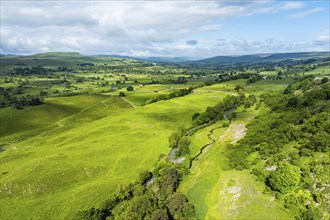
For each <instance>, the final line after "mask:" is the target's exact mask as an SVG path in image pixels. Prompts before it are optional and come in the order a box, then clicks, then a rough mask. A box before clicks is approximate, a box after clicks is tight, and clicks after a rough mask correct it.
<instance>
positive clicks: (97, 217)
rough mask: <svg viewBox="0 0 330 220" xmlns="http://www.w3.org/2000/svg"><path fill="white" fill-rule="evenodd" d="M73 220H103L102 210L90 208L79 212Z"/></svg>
mask: <svg viewBox="0 0 330 220" xmlns="http://www.w3.org/2000/svg"><path fill="white" fill-rule="evenodd" d="M75 219H77V220H103V219H105V214H104V213H103V211H102V210H99V209H95V208H91V209H90V210H88V211H82V212H79V213H78V214H77V215H76V216H75Z"/></svg>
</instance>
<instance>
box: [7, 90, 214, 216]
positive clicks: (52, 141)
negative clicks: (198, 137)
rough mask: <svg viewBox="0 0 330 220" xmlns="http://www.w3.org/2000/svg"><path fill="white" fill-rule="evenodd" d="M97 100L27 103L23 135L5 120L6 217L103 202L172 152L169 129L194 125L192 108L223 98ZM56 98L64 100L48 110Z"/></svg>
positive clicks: (51, 213)
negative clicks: (134, 102) (139, 102)
mask: <svg viewBox="0 0 330 220" xmlns="http://www.w3.org/2000/svg"><path fill="white" fill-rule="evenodd" d="M92 97H93V99H94V96H92ZM93 99H91V97H88V95H86V96H81V97H80V96H75V97H65V98H64V97H59V98H50V99H47V101H46V103H48V104H46V105H43V106H37V107H29V108H27V109H24V110H23V111H21V112H20V114H21V115H20V118H19V120H20V121H18V118H17V119H16V120H17V121H16V123H18V122H19V123H20V126H19V127H18V128H19V129H20V131H21V132H27V133H26V134H27V135H26V136H25V138H22V139H17V140H16V139H15V138H10V137H13V136H11V135H12V132H13V130H14V129H15V127H14V125H15V124H16V123H15V121H13V120H14V119H12V121H11V120H8V121H7V122H6V123H7V124H6V125H2V126H3V128H2V129H5V128H9V129H11V131H6V132H7V135H8V137H7V141H6V145H5V149H6V151H5V152H2V153H1V155H0V156H1V161H2V165H1V172H2V174H1V175H2V178H1V191H0V193H1V198H2V200H1V216H3V217H4V218H6V219H13V218H18V217H21V218H37V219H45V218H48V219H49V218H53V217H54V216H56V218H58V219H63V218H68V217H70V215H72V214H73V213H75V212H77V211H79V210H82V209H87V208H89V207H92V206H94V205H95V204H98V205H99V203H100V202H102V201H103V200H105V199H106V198H108V197H109V196H110V195H111V194H112V193H114V191H115V190H117V189H118V187H119V186H120V185H122V184H128V183H129V182H131V181H132V180H134V179H136V178H137V176H138V173H139V172H140V171H142V170H146V169H149V170H150V169H151V168H152V167H153V164H154V163H155V162H156V161H157V158H158V156H159V154H161V153H165V154H166V153H168V151H169V148H168V136H169V135H170V133H171V132H172V131H173V130H176V129H177V128H178V127H180V126H185V127H189V126H190V125H191V115H192V114H193V113H195V112H201V111H204V110H205V108H206V107H207V106H209V105H212V104H213V103H214V101H215V100H216V99H215V98H213V97H209V94H208V93H206V94H191V95H188V96H185V97H180V98H175V99H171V100H168V101H160V102H158V103H154V104H150V105H146V106H143V107H140V108H135V109H134V108H132V107H131V106H130V105H129V104H128V103H127V102H125V101H124V100H122V99H119V98H115V97H109V96H95V100H94V101H93V102H92V103H91V101H90V100H93ZM50 105H54V106H58V105H60V106H61V107H60V108H52V109H53V111H54V112H49V108H50V107H48V106H50ZM106 105H107V106H106ZM63 106H64V107H65V108H63ZM76 106H79V108H78V109H76V108H77V107H76ZM106 107H107V108H106ZM59 109H61V110H62V111H63V112H58V113H57V111H60V110H59ZM2 110H5V111H7V112H6V115H7V116H6V117H8V118H10V117H12V118H14V116H13V115H14V114H13V115H12V116H10V114H11V113H13V112H9V111H8V110H7V109H2ZM33 110H36V111H35V112H34V111H33ZM112 113H115V114H112ZM55 114H56V115H57V116H56V117H55V116H54V115H55ZM30 120H32V121H33V122H34V123H35V125H33V124H31V123H29V121H30ZM29 126H31V127H29ZM37 127H38V128H39V129H37ZM33 128H35V130H34V132H32V131H33V130H31V129H33ZM32 133H33V135H32V136H31V137H29V135H31V134H32ZM5 137H6V136H5ZM12 204H15V205H12ZM41 210H42V211H41ZM71 217H72V216H71Z"/></svg>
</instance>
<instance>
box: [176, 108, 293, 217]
mask: <svg viewBox="0 0 330 220" xmlns="http://www.w3.org/2000/svg"><path fill="white" fill-rule="evenodd" d="M257 115H258V111H250V112H245V113H242V114H239V115H238V118H237V119H235V121H234V122H233V123H232V124H231V125H230V126H229V127H228V128H226V129H219V130H216V131H217V132H215V133H214V136H219V139H218V141H217V143H216V144H215V145H214V146H213V147H212V148H211V149H209V151H208V152H207V154H206V155H205V156H204V157H202V158H201V159H200V160H199V161H198V162H197V163H196V164H195V165H194V166H193V167H192V169H191V173H190V174H189V175H187V176H185V177H184V179H183V181H182V183H181V184H180V188H179V191H181V192H182V193H184V194H185V195H187V197H188V199H189V201H191V203H192V204H194V205H195V206H196V212H197V218H198V219H270V218H271V219H289V218H290V216H289V215H288V214H287V213H286V212H284V211H283V208H281V207H280V206H279V205H277V204H276V203H274V198H272V197H271V196H268V195H265V194H263V190H264V188H263V186H262V185H261V184H260V183H258V182H257V181H256V180H254V179H253V178H252V175H250V174H249V172H246V171H244V172H242V171H237V170H233V169H231V168H230V166H229V162H228V159H227V157H226V146H227V144H228V143H234V142H235V141H237V140H239V139H240V138H241V137H242V136H243V135H244V132H245V126H246V124H247V123H248V122H249V121H251V120H252V119H253V117H255V116H257ZM214 126H215V125H212V126H210V127H207V128H204V129H203V130H200V131H198V132H197V133H196V134H194V136H193V138H192V143H191V146H195V145H196V146H197V145H199V146H202V145H204V144H206V143H208V142H209V140H208V138H207V137H206V136H205V135H206V131H207V129H209V130H210V129H212V128H213V127H214ZM202 136H204V137H205V138H204V143H203V141H202ZM196 146H195V147H193V149H194V148H196Z"/></svg>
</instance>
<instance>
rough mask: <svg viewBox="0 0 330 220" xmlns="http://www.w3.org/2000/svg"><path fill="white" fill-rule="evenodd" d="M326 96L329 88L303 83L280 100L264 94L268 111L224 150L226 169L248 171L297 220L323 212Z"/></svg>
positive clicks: (305, 80)
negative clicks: (228, 167)
mask: <svg viewBox="0 0 330 220" xmlns="http://www.w3.org/2000/svg"><path fill="white" fill-rule="evenodd" d="M297 90H300V92H299V93H297ZM329 91H330V85H329V83H324V84H322V83H321V82H320V81H317V80H314V79H313V78H309V77H308V78H302V79H301V80H299V81H297V82H294V83H292V84H290V85H289V86H288V87H287V88H286V89H285V92H284V94H280V93H268V94H263V95H262V96H261V100H263V102H264V103H265V104H266V106H267V107H269V111H268V112H265V113H263V114H261V115H259V116H258V117H257V118H256V119H255V120H253V121H252V122H251V123H250V124H249V125H248V132H247V134H246V135H245V136H244V138H243V139H241V140H240V141H239V142H238V143H237V144H236V145H231V146H230V147H229V149H230V153H229V154H228V157H229V160H230V165H231V166H232V167H233V168H235V169H238V170H243V169H251V170H252V171H251V173H252V174H254V175H255V176H256V178H257V179H258V180H260V181H262V182H263V183H264V184H265V186H266V187H267V189H268V190H269V191H271V192H272V193H274V194H275V195H276V198H277V199H278V200H280V201H281V202H282V203H283V204H284V206H285V207H286V208H288V209H289V210H290V213H293V215H294V216H295V217H296V218H297V219H322V218H324V217H325V216H326V213H327V211H328V206H327V201H326V193H327V192H326V190H325V189H326V186H327V184H329V181H328V179H327V178H325V176H327V173H329V172H330V168H329V166H328V162H329V152H330V147H329V146H330V141H329V140H330V134H329V126H330V124H329V123H330V122H329V118H330V114H329V111H328V110H329V108H330V105H329V99H330V95H329ZM252 155H253V156H252ZM322 213H323V214H325V216H323V214H322Z"/></svg>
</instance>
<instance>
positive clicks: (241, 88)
mask: <svg viewBox="0 0 330 220" xmlns="http://www.w3.org/2000/svg"><path fill="white" fill-rule="evenodd" d="M235 90H236V91H237V92H238V91H239V90H242V91H244V87H243V86H241V85H237V86H235Z"/></svg>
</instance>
